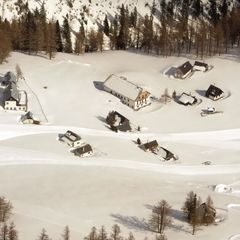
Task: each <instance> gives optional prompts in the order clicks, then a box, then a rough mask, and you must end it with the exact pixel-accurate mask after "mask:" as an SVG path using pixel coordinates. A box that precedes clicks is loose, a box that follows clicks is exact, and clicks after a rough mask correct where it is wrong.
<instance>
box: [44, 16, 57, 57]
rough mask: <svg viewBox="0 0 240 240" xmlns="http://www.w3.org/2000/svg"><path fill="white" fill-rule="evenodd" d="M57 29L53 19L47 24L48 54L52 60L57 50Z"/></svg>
mask: <svg viewBox="0 0 240 240" xmlns="http://www.w3.org/2000/svg"><path fill="white" fill-rule="evenodd" d="M55 33H56V30H55V24H54V22H53V20H52V21H50V22H49V23H48V24H47V35H46V38H47V42H46V54H48V56H49V59H50V60H51V59H52V58H53V57H54V56H55V53H56V51H57V49H56V35H55Z"/></svg>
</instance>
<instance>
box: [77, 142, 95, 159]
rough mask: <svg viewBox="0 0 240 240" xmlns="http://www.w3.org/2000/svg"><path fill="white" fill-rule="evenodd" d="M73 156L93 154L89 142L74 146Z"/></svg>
mask: <svg viewBox="0 0 240 240" xmlns="http://www.w3.org/2000/svg"><path fill="white" fill-rule="evenodd" d="M73 153H74V155H75V156H79V157H87V156H91V155H92V154H93V150H92V147H91V145H90V144H85V145H82V146H80V147H78V148H76V149H75V150H74V151H73Z"/></svg>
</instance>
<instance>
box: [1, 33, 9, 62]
mask: <svg viewBox="0 0 240 240" xmlns="http://www.w3.org/2000/svg"><path fill="white" fill-rule="evenodd" d="M0 36H1V37H0V64H2V63H3V62H4V61H5V60H6V58H7V57H8V56H9V53H10V51H11V46H10V42H9V39H8V38H7V37H6V36H5V35H4V32H3V31H2V30H1V29H0Z"/></svg>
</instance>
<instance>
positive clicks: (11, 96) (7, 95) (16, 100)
mask: <svg viewBox="0 0 240 240" xmlns="http://www.w3.org/2000/svg"><path fill="white" fill-rule="evenodd" d="M4 99H5V100H4V109H5V110H13V111H24V112H26V111H27V94H26V93H25V92H24V91H19V90H18V89H17V86H16V84H15V83H11V84H10V85H9V87H8V88H7V89H6V90H5V92H4Z"/></svg>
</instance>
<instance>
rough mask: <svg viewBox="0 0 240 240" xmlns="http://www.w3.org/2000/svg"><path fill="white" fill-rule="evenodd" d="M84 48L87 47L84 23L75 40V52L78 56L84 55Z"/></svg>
mask: <svg viewBox="0 0 240 240" xmlns="http://www.w3.org/2000/svg"><path fill="white" fill-rule="evenodd" d="M84 47H85V30H84V26H83V23H81V26H80V29H79V32H78V33H77V34H76V38H75V48H74V52H75V53H76V54H81V53H84Z"/></svg>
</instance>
